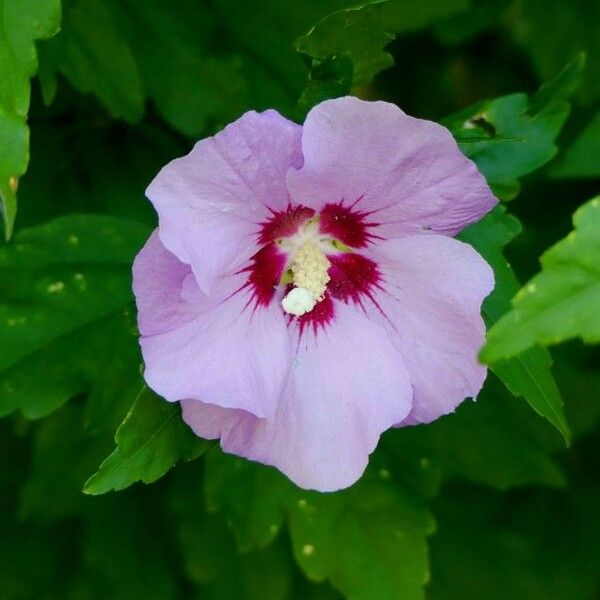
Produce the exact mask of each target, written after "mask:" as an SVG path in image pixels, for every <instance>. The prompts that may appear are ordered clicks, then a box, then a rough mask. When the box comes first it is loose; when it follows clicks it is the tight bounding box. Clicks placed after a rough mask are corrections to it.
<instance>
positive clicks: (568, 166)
mask: <svg viewBox="0 0 600 600" xmlns="http://www.w3.org/2000/svg"><path fill="white" fill-rule="evenodd" d="M598 157H600V111H599V112H597V113H596V115H595V116H594V118H593V119H592V120H591V121H590V122H589V123H588V124H587V125H586V127H584V129H583V131H582V132H581V133H580V134H579V135H578V136H577V137H576V138H575V141H574V142H572V143H571V144H570V145H569V146H568V147H567V149H566V150H565V151H564V153H563V154H562V155H561V157H560V159H559V161H558V163H557V164H555V165H554V166H553V168H552V171H551V174H552V176H553V177H565V178H566V177H600V160H599V158H598Z"/></svg>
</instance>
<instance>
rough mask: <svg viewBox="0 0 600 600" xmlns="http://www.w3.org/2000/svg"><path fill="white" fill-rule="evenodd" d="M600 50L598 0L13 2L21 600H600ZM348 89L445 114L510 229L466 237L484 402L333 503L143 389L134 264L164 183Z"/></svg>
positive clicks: (16, 493)
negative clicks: (207, 139) (198, 158)
mask: <svg viewBox="0 0 600 600" xmlns="http://www.w3.org/2000/svg"><path fill="white" fill-rule="evenodd" d="M349 8H352V10H346V9H349ZM336 11H342V12H336ZM313 26H314V29H311V28H312V27H313ZM599 32H600V4H598V3H597V2H595V1H593V0H550V1H548V0H425V1H424V0H389V1H388V2H373V3H370V4H366V5H364V6H363V7H360V8H355V5H353V4H352V3H351V2H348V1H346V0H320V1H317V0H297V1H296V2H293V3H291V2H290V3H282V2H277V1H276V0H246V1H245V2H236V1H234V0H172V1H171V2H169V3H165V2H162V1H161V0H144V1H142V0H63V2H62V3H61V2H60V0H0V198H1V199H2V206H3V216H4V232H5V234H6V238H7V243H6V244H5V245H3V246H1V247H0V415H2V416H3V417H4V418H3V419H2V420H0V447H1V449H0V598H1V599H2V600H21V599H29V598H36V600H45V599H48V600H50V599H55V598H56V599H61V600H64V599H69V600H75V599H85V600H88V599H94V598H103V599H106V598H110V599H116V600H120V599H123V600H135V599H138V598H139V599H142V598H143V599H144V600H152V599H157V600H158V599H160V600H171V599H173V600H175V599H186V600H187V599H190V598H199V599H219V600H221V599H222V600H227V599H229V598H235V599H239V600H246V599H247V600H258V599H260V600H291V599H308V600H333V599H335V598H348V599H352V600H387V599H390V600H391V599H402V600H412V599H423V598H428V599H431V600H453V599H461V600H471V599H479V600H494V599H496V598H498V599H500V598H502V599H503V600H505V599H507V598H510V599H516V600H521V599H523V600H525V599H527V600H538V599H539V600H550V599H552V600H565V599H568V600H592V599H595V598H599V597H600V582H599V574H600V554H599V553H598V540H599V539H600V513H599V512H598V506H600V481H599V480H598V477H597V474H598V472H599V468H600V455H599V453H598V449H599V442H598V436H597V433H598V417H599V416H600V403H599V398H598V392H599V390H600V372H599V371H598V365H599V360H598V359H599V357H600V353H599V352H598V348H597V347H595V346H593V345H592V344H594V343H597V342H598V341H600V316H599V315H600V291H599V290H600V218H599V216H598V215H599V213H600V207H599V202H600V201H598V200H595V201H593V200H591V199H592V198H593V197H594V196H595V195H597V194H598V193H599V189H600V188H599V185H598V184H599V181H600V159H599V158H598V157H599V156H600V35H599ZM582 52H584V54H581V53H582ZM563 68H564V69H563ZM544 82H550V83H546V85H545V86H543V87H542V88H541V89H539V91H538V88H539V87H540V85H541V84H543V83H544ZM349 92H352V93H354V94H356V95H359V96H361V97H363V98H367V99H385V100H388V101H392V102H395V103H397V104H398V105H399V106H400V107H401V108H403V109H404V110H405V111H406V112H408V113H410V114H412V115H415V116H418V117H423V118H429V119H433V120H437V121H441V122H443V123H444V124H446V125H447V126H448V127H450V128H451V130H452V131H453V133H454V134H455V136H456V137H457V140H458V141H459V142H460V144H461V147H462V149H463V151H464V152H465V153H467V154H468V155H469V156H471V157H473V159H474V160H475V161H476V162H477V163H478V165H479V167H480V169H481V170H482V171H483V172H484V174H485V175H486V177H487V178H488V180H489V182H490V184H491V185H492V186H493V187H494V190H495V191H496V193H497V194H498V196H499V197H500V198H501V199H502V200H503V201H504V204H505V207H506V209H505V210H504V211H503V210H502V209H499V210H497V211H496V212H495V213H494V214H492V215H491V216H490V217H488V218H486V219H485V220H484V221H483V222H482V223H480V224H477V225H475V226H473V227H472V228H470V229H469V230H468V231H466V232H464V234H462V236H463V239H465V240H466V241H468V242H469V243H472V244H473V245H474V246H475V247H476V248H478V249H479V251H480V252H482V253H483V254H484V255H485V256H486V258H487V259H488V260H489V261H490V262H491V263H492V265H493V266H494V268H495V270H496V277H497V280H498V286H497V289H496V291H495V292H494V294H493V296H492V297H490V299H489V300H488V301H487V302H486V306H485V307H484V309H485V310H484V312H485V316H486V319H487V320H488V323H489V324H490V326H492V325H493V324H494V323H496V322H498V324H497V325H495V326H494V327H493V329H491V332H490V335H489V344H488V346H487V347H486V349H485V350H484V353H483V358H484V359H485V360H487V361H488V362H489V363H490V365H491V370H492V371H493V372H492V373H490V376H489V378H488V381H487V383H486V386H485V388H484V390H483V392H482V394H481V396H480V398H479V400H478V402H477V403H472V402H466V403H465V404H463V405H462V406H461V407H460V409H459V410H458V411H457V412H456V413H455V414H453V415H449V416H447V417H444V418H442V419H440V420H439V421H438V422H437V423H435V424H433V425H430V426H420V427H415V428H408V429H402V430H395V431H390V432H388V433H386V434H385V435H384V436H383V438H382V441H381V443H380V446H379V448H378V450H377V452H376V453H375V454H374V455H373V457H372V460H371V464H370V467H369V469H368V472H367V474H366V475H365V477H364V478H363V479H362V480H361V481H360V482H358V483H357V484H356V485H355V486H353V487H352V488H351V489H350V490H347V491H344V492H339V493H336V494H326V495H323V494H316V493H312V492H304V491H302V490H298V489H297V488H295V487H294V486H292V485H291V484H290V483H289V482H288V481H287V480H285V479H284V478H283V477H282V476H280V475H279V474H278V473H277V472H275V471H273V470H271V469H267V468H264V467H260V466H258V465H255V464H252V463H248V462H245V461H242V460H238V459H236V458H233V457H229V456H226V455H223V454H222V453H221V452H220V451H219V449H218V448H217V447H216V446H215V445H214V444H205V443H203V442H201V441H199V440H197V439H195V438H194V437H193V436H192V435H191V434H190V433H189V431H188V430H187V429H186V427H185V426H184V425H183V424H182V423H181V421H180V417H179V413H178V410H177V407H174V406H171V405H167V404H166V403H164V402H163V401H161V400H160V399H158V398H156V397H154V396H153V395H152V394H151V393H150V392H148V390H145V389H144V388H143V387H142V382H141V376H140V363H141V360H140V356H139V351H138V348H137V341H136V332H135V325H134V323H135V313H134V306H133V303H132V296H131V291H130V268H131V261H132V259H133V256H134V255H135V253H136V252H137V250H138V249H139V248H140V246H141V244H142V243H143V241H144V239H145V237H146V236H147V235H148V232H149V231H150V230H151V228H152V227H153V225H154V224H155V223H154V215H153V213H152V211H151V210H150V207H149V203H148V202H147V201H146V200H145V199H144V196H143V192H144V189H145V186H146V185H147V184H148V182H149V181H150V180H151V178H152V177H153V176H154V174H155V173H156V172H157V170H158V168H159V167H160V166H162V165H163V164H164V163H166V162H167V161H169V160H170V159H172V158H173V157H175V156H178V155H181V154H183V153H185V152H187V151H188V150H189V149H190V147H191V145H192V143H193V141H194V140H196V139H198V138H199V137H203V136H206V135H210V134H212V133H214V132H215V131H217V130H219V129H220V128H221V127H222V126H223V125H224V124H226V123H227V122H229V121H231V120H233V119H234V118H236V117H237V116H239V115H240V114H241V113H242V112H243V111H245V110H248V109H263V108H267V107H275V108H277V109H279V110H280V111H282V112H283V113H284V114H286V115H287V116H289V117H291V118H294V119H296V120H298V121H301V120H302V118H303V116H304V114H305V113H306V111H307V110H308V109H309V108H310V106H311V105H313V104H314V103H316V102H318V101H319V100H321V99H324V98H327V97H333V96H337V95H342V94H345V93H349ZM29 157H30V159H29ZM17 202H18V213H17V211H16V207H17ZM578 209H579V210H578ZM576 210H577V213H576V214H577V216H576V229H575V232H572V230H573V224H572V220H571V218H572V215H573V213H574V212H575V211H576ZM15 215H16V221H15ZM517 219H518V220H520V221H521V222H522V227H521V226H520V225H519V222H518V220H517ZM13 225H14V235H13ZM563 238H564V241H562V242H559V241H560V240H562V239H563ZM557 242H559V243H558V245H555V244H557ZM503 247H505V248H504V252H505V256H506V258H508V261H509V262H510V265H512V268H511V267H509V266H508V265H507V263H506V260H505V258H504V257H503V255H502V251H503V250H502V249H503ZM549 248H552V250H550V252H548V253H546V254H544V257H543V259H542V267H540V262H539V257H540V255H542V253H544V252H545V251H547V250H548V249H549ZM540 269H542V272H541V273H540ZM532 277H535V278H534V279H533V280H532V281H530V282H529V283H528V284H527V285H526V286H525V287H524V288H523V289H522V290H521V292H519V294H518V295H517V296H516V298H515V300H514V303H513V305H514V307H513V309H511V304H510V299H511V298H512V297H513V296H514V295H515V293H516V292H517V291H518V290H519V287H520V284H519V283H518V282H517V278H518V280H519V281H521V282H526V281H527V280H530V279H531V278H532ZM506 313H508V314H506ZM503 315H504V316H503ZM582 340H584V341H585V342H587V343H588V345H585V344H584V343H583V342H582ZM559 343H560V345H556V344H559ZM544 345H552V346H553V347H552V349H551V352H552V359H553V361H554V365H553V367H552V370H550V355H549V354H548V353H547V351H546V350H544V349H542V346H544ZM561 396H562V400H563V401H564V413H565V414H566V418H565V416H564V414H563V406H562V403H561ZM532 408H533V410H532ZM536 412H537V413H539V414H536ZM124 419H125V421H124V422H123V424H122V425H121V427H120V428H119V429H118V432H117V434H116V441H115V431H116V430H117V427H119V424H120V423H121V422H122V421H123V420H124ZM566 442H569V443H570V446H569V447H567V445H566ZM107 457H108V458H107ZM176 463H177V466H176V467H175V468H171V467H173V466H174V465H175V464H176ZM100 465H102V466H100ZM136 482H137V483H136ZM140 482H143V483H140ZM83 489H85V493H82V490H83ZM111 490H122V491H118V492H115V491H111Z"/></svg>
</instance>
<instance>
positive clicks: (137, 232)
mask: <svg viewBox="0 0 600 600" xmlns="http://www.w3.org/2000/svg"><path fill="white" fill-rule="evenodd" d="M148 233H149V231H148V228H147V227H145V226H143V225H140V224H139V223H136V222H133V221H128V220H125V219H118V218H114V217H103V216H92V215H88V216H70V217H63V218H59V219H56V220H54V221H51V222H49V223H47V224H45V225H41V226H39V227H35V228H32V229H27V230H23V231H21V232H19V233H18V234H17V235H16V236H15V240H14V243H13V244H11V245H10V246H7V247H5V248H2V249H0V291H1V296H2V302H1V303H0V390H1V392H2V393H1V397H0V415H6V414H10V413H11V412H13V411H16V410H21V411H22V412H23V413H24V414H25V416H27V417H28V418H39V417H42V416H44V415H46V414H48V413H50V412H52V411H53V410H55V409H56V408H58V407H59V406H60V405H61V404H63V403H64V402H65V401H66V400H68V399H69V398H70V397H72V396H74V395H76V394H78V393H81V392H85V391H88V390H92V392H93V394H92V395H93V396H94V397H95V400H94V403H95V402H96V400H97V402H99V404H100V405H110V406H111V410H115V407H114V406H113V401H114V400H113V398H114V396H113V397H112V398H111V395H112V394H115V395H116V396H117V397H118V395H119V394H121V395H125V396H126V394H127V391H128V390H131V387H130V384H129V383H127V382H128V381H130V380H134V381H135V380H136V377H137V368H136V365H139V358H138V354H137V349H136V344H135V338H134V337H133V333H132V331H131V330H130V326H129V324H128V319H127V317H126V315H125V311H126V310H127V309H128V307H129V304H130V302H131V299H132V294H131V262H132V260H133V257H134V256H135V253H136V252H137V250H138V249H139V248H140V246H141V245H142V243H143V241H144V240H145V238H146V237H147V235H148ZM109 333H110V334H111V335H107V334H109ZM121 344H122V347H121V346H120V345H121ZM105 353H108V354H105ZM103 356H110V357H111V359H110V360H108V361H106V364H104V366H103V368H102V369H99V368H98V360H99V358H100V357H103ZM113 378H114V379H113ZM107 381H108V383H107ZM103 398H104V400H103ZM107 398H108V399H107ZM116 410H117V411H118V410H119V409H116Z"/></svg>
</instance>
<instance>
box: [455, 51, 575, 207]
mask: <svg viewBox="0 0 600 600" xmlns="http://www.w3.org/2000/svg"><path fill="white" fill-rule="evenodd" d="M584 64H585V60H584V57H583V55H578V56H577V57H575V58H574V59H573V61H571V63H569V64H568V65H567V66H566V67H565V68H564V69H563V70H562V71H561V72H560V73H559V74H558V75H557V76H556V77H555V78H554V79H553V80H551V81H548V82H547V83H545V84H544V85H542V87H541V88H540V89H539V90H538V92H537V93H536V94H535V95H534V96H533V97H532V98H528V97H527V95H526V94H510V95H508V96H501V97H500V98H495V99H494V100H486V101H483V102H478V103H476V104H474V105H473V106H470V107H468V108H465V109H463V110H461V111H460V112H458V113H456V114H454V115H451V116H449V117H447V118H446V119H444V120H443V124H444V125H445V126H446V127H448V128H449V129H450V131H452V133H453V134H454V136H455V137H456V139H457V141H458V142H459V145H460V147H461V149H462V151H463V152H464V153H465V155H466V156H468V157H469V158H471V159H472V160H473V161H475V163H476V164H477V167H478V169H479V170H480V171H481V172H482V173H483V174H484V175H485V177H486V179H487V180H488V183H489V184H490V185H491V186H492V188H493V189H494V191H495V192H496V193H497V194H498V195H499V197H500V198H501V199H504V200H510V199H512V198H514V196H515V195H516V194H515V191H518V188H517V187H516V186H517V185H518V181H517V180H518V179H519V178H520V177H522V176H523V175H527V174H528V173H532V172H533V171H535V170H536V169H539V168H540V167H541V166H543V165H544V164H546V163H547V162H548V161H549V160H550V159H551V158H553V157H554V156H555V154H556V152H557V147H556V144H555V140H556V138H557V136H558V134H559V133H560V131H561V129H562V126H563V124H564V122H565V121H566V119H567V117H568V115H569V110H570V106H569V102H568V101H567V99H568V97H569V96H570V95H571V94H572V92H573V90H574V89H575V87H576V85H577V83H578V81H579V79H580V77H581V73H582V71H583V67H584ZM485 138H487V139H485Z"/></svg>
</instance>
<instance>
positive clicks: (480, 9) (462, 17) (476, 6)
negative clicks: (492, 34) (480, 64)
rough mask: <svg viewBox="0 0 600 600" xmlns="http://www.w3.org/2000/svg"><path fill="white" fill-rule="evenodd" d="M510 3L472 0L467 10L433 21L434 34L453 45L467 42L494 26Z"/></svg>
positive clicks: (507, 1)
mask: <svg viewBox="0 0 600 600" xmlns="http://www.w3.org/2000/svg"><path fill="white" fill-rule="evenodd" d="M510 3H511V0H474V1H472V2H471V5H470V6H469V9H468V10H465V11H463V12H460V13H458V14H453V15H450V16H449V17H447V18H445V19H442V20H440V21H439V22H438V23H435V25H434V27H433V31H434V33H435V36H436V37H437V38H438V39H439V40H440V41H441V42H442V43H444V44H448V45H453V46H454V45H458V44H464V43H466V42H469V41H471V40H472V39H473V38H475V37H476V36H478V35H481V34H482V33H484V32H486V31H488V30H490V29H492V28H493V27H495V26H496V25H497V24H498V21H499V20H500V18H501V17H502V16H503V13H504V12H505V11H506V9H507V7H508V6H509V4H510Z"/></svg>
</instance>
